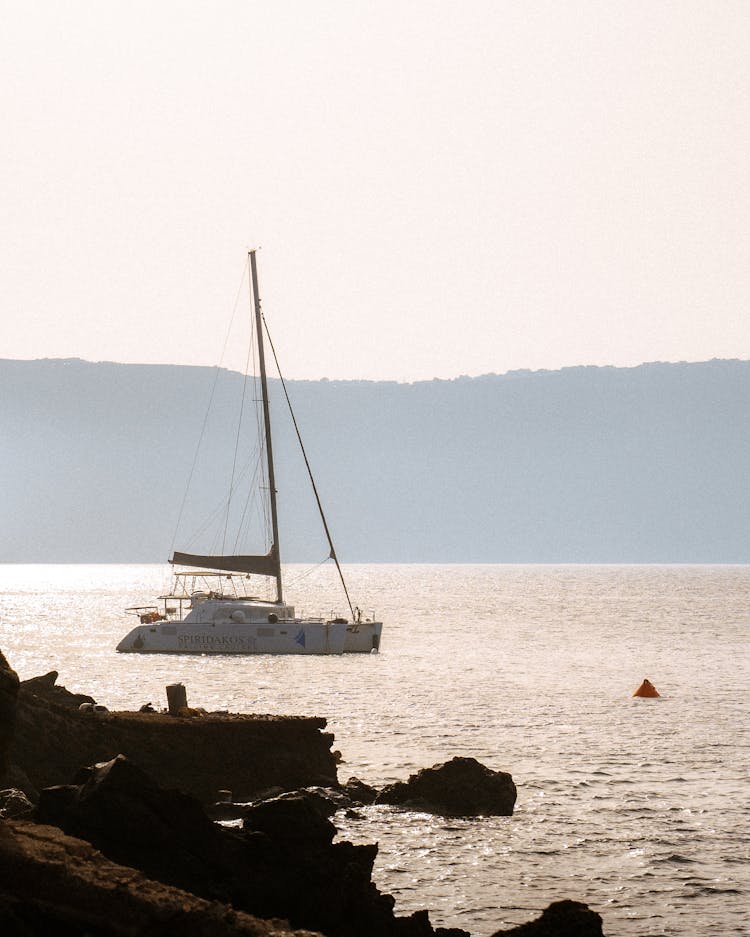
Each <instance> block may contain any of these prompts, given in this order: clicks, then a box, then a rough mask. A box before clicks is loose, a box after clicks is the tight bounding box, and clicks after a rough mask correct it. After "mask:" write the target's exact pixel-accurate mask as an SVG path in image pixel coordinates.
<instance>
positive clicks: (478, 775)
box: [375, 758, 516, 817]
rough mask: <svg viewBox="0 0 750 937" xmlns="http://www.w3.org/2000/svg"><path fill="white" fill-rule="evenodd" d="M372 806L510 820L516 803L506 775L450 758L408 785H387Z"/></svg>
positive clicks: (467, 760) (471, 761) (420, 773)
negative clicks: (380, 805)
mask: <svg viewBox="0 0 750 937" xmlns="http://www.w3.org/2000/svg"><path fill="white" fill-rule="evenodd" d="M375 803H376V804H395V805H397V806H400V807H410V808H412V809H416V810H424V811H427V812H429V813H437V814H442V815H444V816H455V817H474V816H499V817H510V816H512V815H513V807H514V805H515V803H516V785H515V784H514V783H513V778H512V777H511V776H510V775H509V774H507V773H506V772H505V771H492V770H491V769H490V768H486V767H485V766H484V765H482V764H480V763H479V762H478V761H477V760H476V759H475V758H453V759H452V760H451V761H447V762H445V764H442V765H434V766H433V767H432V768H423V769H422V770H421V771H418V772H417V773H416V774H413V775H412V776H411V777H410V778H409V780H408V781H399V782H398V783H396V784H389V785H388V786H387V787H384V788H383V790H382V791H380V793H379V794H378V795H377V797H376V798H375Z"/></svg>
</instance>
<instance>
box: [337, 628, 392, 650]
mask: <svg viewBox="0 0 750 937" xmlns="http://www.w3.org/2000/svg"><path fill="white" fill-rule="evenodd" d="M382 631H383V622H382V621H354V622H351V621H350V622H349V623H348V624H347V625H346V641H345V642H344V653H345V654H369V653H370V652H371V651H379V650H380V635H381V634H382Z"/></svg>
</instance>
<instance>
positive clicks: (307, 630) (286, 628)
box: [117, 620, 346, 654]
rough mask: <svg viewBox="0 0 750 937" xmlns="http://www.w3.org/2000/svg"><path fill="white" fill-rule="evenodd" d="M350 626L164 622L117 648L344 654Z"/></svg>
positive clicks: (171, 651)
mask: <svg viewBox="0 0 750 937" xmlns="http://www.w3.org/2000/svg"><path fill="white" fill-rule="evenodd" d="M345 641H346V624H345V623H340V622H330V623H328V622H322V621H305V620H297V621H280V622H278V623H274V624H270V623H264V624H235V623H233V622H216V623H214V624H210V625H206V624H193V623H190V622H186V621H160V622H155V623H154V624H145V625H138V626H137V627H136V628H133V630H132V631H130V632H129V633H128V634H127V635H126V636H125V637H124V638H123V639H122V641H120V643H119V644H118V645H117V650H118V651H120V652H122V653H131V654H342V653H343V652H344V644H345Z"/></svg>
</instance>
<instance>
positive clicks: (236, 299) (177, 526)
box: [169, 264, 247, 554]
mask: <svg viewBox="0 0 750 937" xmlns="http://www.w3.org/2000/svg"><path fill="white" fill-rule="evenodd" d="M246 274H247V264H245V266H244V268H243V270H242V276H241V277H240V283H239V286H238V287H237V293H236V295H235V297H234V307H233V308H232V316H231V318H230V320H229V326H228V327H227V331H226V335H225V336H224V344H223V346H222V349H221V355H220V356H219V363H218V364H217V365H216V368H215V369H214V380H213V384H212V385H211V393H210V395H209V398H208V406H207V407H206V412H205V414H204V416H203V425H202V426H201V431H200V435H199V436H198V444H197V445H196V447H195V453H194V455H193V463H192V465H191V466H190V472H189V474H188V480H187V484H186V485H185V493H184V494H183V496H182V503H181V504H180V510H179V513H178V515H177V523H176V524H175V528H174V533H173V534H172V544H171V546H170V548H169V552H170V554H172V553H174V545H175V543H176V541H177V534H178V532H179V530H180V523H181V522H182V515H183V513H184V511H185V504H186V503H187V497H188V493H189V491H190V485H191V483H192V481H193V475H194V473H195V466H196V465H197V463H198V455H199V453H200V450H201V445H202V444H203V437H204V436H205V433H206V426H207V424H208V417H209V414H210V413H211V408H212V406H213V402H214V396H215V394H216V385H217V383H218V381H219V374H220V373H221V364H222V362H223V361H224V356H225V355H226V353H227V345H228V344H229V336H230V335H231V333H232V326H233V325H234V317H235V316H236V315H237V307H238V305H239V302H240V293H241V292H242V287H243V285H244V282H245V275H246Z"/></svg>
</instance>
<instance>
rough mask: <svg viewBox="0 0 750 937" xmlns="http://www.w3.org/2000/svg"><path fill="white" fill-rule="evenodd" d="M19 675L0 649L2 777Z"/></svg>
mask: <svg viewBox="0 0 750 937" xmlns="http://www.w3.org/2000/svg"><path fill="white" fill-rule="evenodd" d="M17 697H18V676H17V674H16V672H15V671H14V670H11V668H10V664H9V663H8V661H7V660H6V659H5V656H4V655H3V652H2V651H0V778H2V777H3V775H4V774H5V773H6V771H7V769H8V763H9V762H8V754H9V752H10V747H11V743H12V740H13V732H14V730H15V725H16V707H17V704H16V699H17Z"/></svg>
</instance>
